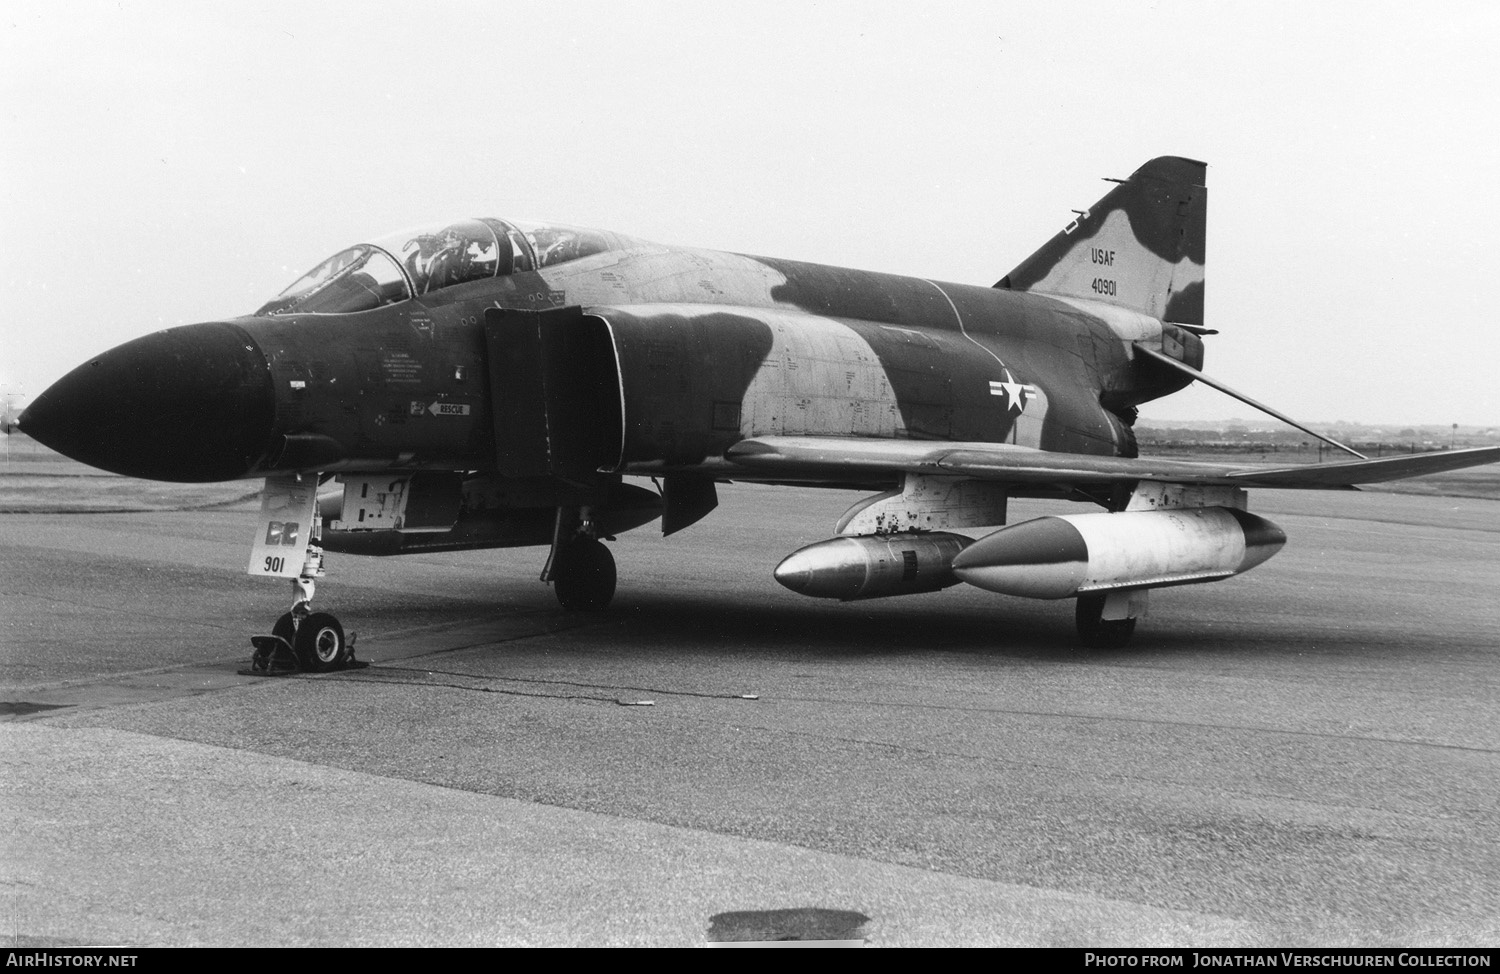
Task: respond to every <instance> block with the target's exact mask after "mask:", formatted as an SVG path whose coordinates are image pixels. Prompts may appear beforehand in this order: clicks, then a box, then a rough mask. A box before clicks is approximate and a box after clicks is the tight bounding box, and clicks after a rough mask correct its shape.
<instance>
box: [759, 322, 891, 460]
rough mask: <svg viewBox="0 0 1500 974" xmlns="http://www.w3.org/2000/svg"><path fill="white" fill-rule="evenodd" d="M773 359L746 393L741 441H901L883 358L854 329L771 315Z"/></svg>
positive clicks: (838, 324)
mask: <svg viewBox="0 0 1500 974" xmlns="http://www.w3.org/2000/svg"><path fill="white" fill-rule="evenodd" d="M767 317H768V318H769V319H770V321H769V322H768V324H769V325H770V327H771V353H770V354H769V355H767V356H766V360H765V362H764V363H763V364H762V365H761V367H760V369H759V371H757V372H756V374H755V377H754V378H753V379H751V380H750V386H749V388H748V389H746V391H745V401H744V407H743V408H742V409H741V411H740V432H741V433H742V434H743V435H744V436H761V435H765V434H780V435H783V436H798V435H817V434H819V433H822V434H837V435H849V436H886V437H889V436H902V435H905V434H906V426H905V423H904V422H903V421H902V417H901V409H900V406H899V405H898V403H897V402H896V395H895V392H894V388H893V386H892V383H891V380H890V377H889V376H888V375H887V374H886V371H885V368H884V366H882V365H881V362H880V358H879V356H877V355H876V354H875V350H874V349H873V348H871V347H870V344H869V342H867V341H865V339H864V338H862V337H861V336H860V335H859V334H858V333H857V332H855V330H854V329H853V328H851V327H850V326H848V325H846V324H843V323H841V322H838V321H833V320H831V319H829V318H819V317H816V316H813V315H801V314H798V315H788V314H785V313H782V314H771V315H767Z"/></svg>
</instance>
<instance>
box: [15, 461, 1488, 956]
mask: <svg viewBox="0 0 1500 974" xmlns="http://www.w3.org/2000/svg"><path fill="white" fill-rule="evenodd" d="M857 496H858V495H855V494H849V493H843V492H827V491H824V492H819V491H802V490H790V489H775V488H766V487H756V486H728V487H721V498H722V504H721V507H720V508H719V509H718V510H717V511H715V512H714V513H713V514H711V515H710V516H709V517H708V518H707V519H705V520H704V521H703V522H702V523H700V524H698V525H696V526H694V527H692V528H690V529H688V530H687V531H685V532H682V533H681V534H678V535H675V536H673V537H671V538H667V539H663V538H661V537H659V536H658V535H656V534H655V533H654V531H655V529H654V527H649V528H646V529H642V530H641V531H638V532H635V533H633V534H629V535H625V536H622V537H621V538H620V540H619V542H618V543H617V544H616V545H614V546H613V548H614V550H615V553H616V557H617V559H618V563H619V568H620V589H619V593H618V595H617V597H616V601H615V604H614V607H613V608H612V609H611V610H610V611H609V612H607V613H604V614H600V615H570V614H568V613H565V612H563V611H562V610H560V609H559V608H558V607H557V606H556V604H555V601H554V599H553V597H552V594H551V592H550V590H549V589H548V588H547V587H546V586H544V585H542V584H540V583H538V582H537V581H536V575H537V572H538V571H539V569H540V567H541V562H542V559H543V556H544V552H543V551H541V550H540V549H526V550H520V551H498V552H472V553H461V554H451V555H438V556H416V557H407V558H400V559H386V560H378V559H361V558H354V557H351V556H339V555H330V556H329V568H330V573H329V577H328V578H327V579H326V581H325V582H324V583H323V584H321V585H320V586H319V592H318V607H319V608H322V609H325V610H328V611H333V612H336V613H337V614H338V615H339V617H340V618H341V619H342V620H343V622H344V624H345V626H346V628H348V629H353V630H356V631H358V633H359V640H358V645H357V649H358V652H359V655H360V657H361V658H363V659H368V660H371V661H372V662H373V663H374V665H373V666H372V667H371V668H369V669H367V670H362V671H350V672H346V673H340V674H330V675H324V676H312V677H295V678H289V679H257V678H251V677H243V676H239V675H237V674H236V670H238V669H239V668H241V667H243V666H245V665H246V662H247V659H248V655H249V644H248V640H247V638H246V637H247V636H248V635H249V634H251V633H258V632H265V631H268V630H269V627H270V624H271V622H272V621H273V620H274V619H275V617H276V616H277V615H278V614H279V613H281V612H283V611H285V608H286V605H287V603H288V599H289V591H288V588H287V586H286V583H284V582H268V581H265V580H258V579H253V578H250V577H248V576H246V575H244V574H243V569H244V563H245V560H246V558H247V557H248V540H249V539H248V535H249V533H250V531H251V530H252V529H253V528H252V524H253V520H254V518H253V513H252V512H253V508H251V507H249V506H248V505H242V506H240V507H238V508H234V509H227V510H217V511H197V512H184V513H139V514H131V513H118V514H83V515H40V514H9V515H0V572H3V578H4V585H3V586H0V588H3V593H0V646H3V655H0V659H3V661H4V690H3V693H4V699H5V700H7V701H9V702H10V703H9V705H8V706H7V708H6V709H7V712H8V713H9V714H10V716H8V717H7V718H6V719H5V722H4V723H3V724H0V753H3V760H4V765H5V767H4V770H3V777H0V789H3V795H4V798H3V806H0V807H3V810H4V821H3V823H0V824H3V836H4V837H3V839H0V843H3V861H0V881H3V884H4V890H5V892H6V895H7V897H8V898H9V902H8V903H7V904H5V910H4V912H3V913H0V917H8V918H9V923H8V924H7V925H6V926H5V927H0V934H3V935H7V936H9V937H10V942H11V943H14V944H27V945H33V944H36V945H45V944H56V945H62V944H78V943H111V944H143V945H151V944H211V945H239V944H252V945H287V944H293V945H294V944H328V945H334V944H369V945H374V944H434V945H436V944H662V945H695V944H703V943H705V942H706V941H708V940H709V939H711V938H712V939H727V938H730V937H736V936H739V937H761V938H764V939H775V938H777V937H782V936H804V937H812V936H822V937H850V938H856V939H858V938H863V939H865V940H867V941H868V942H869V943H870V944H872V945H899V944H1041V945H1047V944H1057V945H1075V946H1084V945H1110V944H1135V945H1157V944H1159V945H1177V946H1186V945H1200V944H1201V945H1233V944H1268V945H1291V944H1313V945H1327V944H1402V945H1404V944H1456V945H1476V944H1486V943H1488V944H1493V943H1494V942H1495V941H1497V940H1500V921H1497V917H1500V665H1497V664H1500V610H1497V608H1496V594H1497V593H1500V503H1496V502H1493V501H1485V500H1462V499H1453V498H1431V497H1412V496H1401V495H1392V494H1352V495H1351V494H1337V495H1333V494H1296V493H1291V492H1261V493H1258V494H1254V495H1252V498H1251V501H1252V503H1251V507H1252V510H1255V511H1256V512H1257V513H1260V514H1263V515H1265V516H1268V517H1270V518H1271V519H1272V520H1274V521H1276V522H1277V523H1279V524H1281V525H1282V527H1283V528H1285V529H1286V531H1287V534H1288V535H1289V536H1290V539H1291V540H1290V542H1289V543H1288V545H1287V547H1286V549H1285V551H1283V552H1282V553H1281V554H1280V555H1279V556H1277V557H1276V558H1275V559H1273V560H1272V561H1271V562H1269V563H1268V564H1267V565H1265V566H1263V567H1261V568H1259V569H1257V570H1256V571H1254V572H1252V573H1250V574H1249V575H1246V576H1244V577H1242V578H1238V579H1232V580H1230V581H1227V582H1223V583H1218V584H1213V585H1203V586H1194V587H1189V588H1181V589H1173V590H1165V591H1160V592H1156V593H1154V594H1153V596H1152V607H1151V616H1150V618H1149V619H1147V620H1146V621H1145V622H1143V623H1142V626H1141V628H1140V629H1139V630H1138V635H1137V637H1136V641H1135V643H1134V644H1133V645H1132V646H1131V647H1129V648H1128V649H1126V650H1123V651H1085V650H1080V649H1077V648H1075V646H1074V640H1073V634H1072V603H1071V602H1058V603H1041V602H1030V601H1026V600H1020V599H1010V598H1004V597H1001V596H995V595H990V594H988V593H985V592H980V591H977V590H972V589H967V588H964V587H960V588H957V589H951V590H949V591H946V592H942V593H936V594H933V595H925V596H916V597H910V598H905V599H891V600H878V601H871V602H864V603H850V604H839V603H832V602H822V601H813V600H808V599H804V598H802V597H800V596H797V595H794V594H792V593H790V592H787V591H785V590H783V589H781V588H780V587H779V586H778V585H777V584H776V583H775V582H774V581H773V579H772V578H771V569H772V567H774V565H775V564H776V563H777V561H779V560H780V559H781V558H782V557H783V556H784V555H786V554H787V553H789V552H790V551H792V550H794V549H795V548H797V547H799V546H801V545H804V544H808V543H811V542H813V541H817V540H821V539H823V538H825V537H828V536H829V535H830V534H831V532H832V526H833V523H834V520H835V518H836V517H837V515H838V514H839V513H840V512H842V510H843V509H844V508H845V507H846V506H848V505H849V504H850V503H852V502H853V501H854V500H855V499H857ZM1056 509H1057V506H1056V505H1054V506H1051V507H1048V506H1045V505H1041V504H1037V503H1031V502H1015V503H1013V505H1012V512H1011V520H1012V521H1016V520H1021V519H1024V518H1026V517H1029V516H1033V515H1035V514H1038V513H1043V512H1045V511H1047V510H1056ZM1069 509H1070V510H1082V509H1081V508H1069ZM751 696H753V697H756V698H757V699H748V697H751ZM642 701H650V702H651V705H650V706H641V705H630V706H627V705H622V704H639V703H641V702H642Z"/></svg>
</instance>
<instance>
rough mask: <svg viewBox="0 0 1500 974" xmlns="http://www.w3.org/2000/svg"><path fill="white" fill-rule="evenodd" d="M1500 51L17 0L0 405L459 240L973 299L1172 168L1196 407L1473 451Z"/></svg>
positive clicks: (1191, 16)
mask: <svg viewBox="0 0 1500 974" xmlns="http://www.w3.org/2000/svg"><path fill="white" fill-rule="evenodd" d="M1497 40H1500V4H1494V3H1478V2H1476V3H1441V2H1440V3H1427V4H1415V3H1409V2H1407V3H1377V2H1371V0H1361V2H1358V3H1329V2H1319V3H1284V4H1283V3H1273V2H1266V0H1256V2H1253V3H1214V4H1202V3H1175V2H1161V3H1129V2H1112V3H1097V4H1095V3H1073V2H1066V0H1046V2H1041V3H1007V2H995V0H989V2H975V3H927V4H920V5H919V4H913V3H910V2H902V3H879V2H870V0H861V2H858V3H811V2H807V0H803V2H799V3H758V2H753V0H740V2H735V3H711V2H691V3H687V2H684V3H630V2H609V3H582V2H577V3H568V2H558V0H552V2H545V3H487V2H475V3H456V2H453V3H432V2H414V0H408V2H405V3H390V2H380V0H360V2H357V3H347V4H336V3H303V2H297V3H284V4H283V3H261V2H254V3H244V2H236V3H233V4H215V3H187V2H171V3H168V2H151V3H143V2H136V0H119V2H111V3H68V2H56V0H50V2H30V0H7V2H6V3H5V4H4V6H3V8H0V119H3V121H0V201H3V202H0V258H3V267H4V272H3V281H4V286H5V293H6V297H7V308H6V310H5V312H4V313H3V315H0V383H3V385H4V389H3V391H5V392H10V393H16V392H22V393H25V394H27V395H35V394H36V393H38V392H40V391H41V390H42V389H43V388H45V387H46V386H47V385H48V384H49V383H51V382H52V381H54V380H55V379H57V378H59V377H60V376H61V375H62V374H63V373H65V372H67V371H68V370H69V369H71V368H72V367H73V366H75V365H78V364H80V363H81V362H82V361H83V360H84V359H85V358H87V357H88V356H90V355H92V354H94V353H96V352H98V351H102V350H103V349H105V348H107V347H110V346H113V345H117V344H119V343H121V342H123V341H126V340H128V339H130V338H133V337H136V336H138V335H141V334H145V333H146V332H149V331H153V330H155V329H158V328H163V327H167V326H170V325H176V324H183V323H187V322H193V321H203V320H209V319H214V318H222V317H226V316H233V315H238V314H243V313H246V312H248V311H250V310H252V309H254V308H255V307H256V306H258V305H259V304H261V303H262V302H263V301H264V300H265V299H267V298H268V297H270V296H271V295H273V294H275V293H276V292H277V291H279V290H281V289H282V288H283V287H284V286H286V285H287V284H288V283H290V282H291V281H292V279H294V278H295V277H297V276H299V275H300V274H301V273H302V272H303V271H305V270H307V269H308V268H310V267H311V266H312V265H313V264H315V263H316V262H317V261H319V260H320V259H321V258H323V257H325V256H327V255H328V254H330V253H332V252H333V251H335V250H337V249H339V248H341V247H343V246H345V245H347V244H350V243H354V242H357V241H359V240H362V239H368V238H371V237H375V236H378V235H380V234H383V233H385V232H387V231H390V230H395V229H398V228H403V227H408V226H412V225H415V224H424V223H429V222H432V221H435V220H443V219H446V218H449V217H455V216H467V215H486V216H489V215H493V216H502V217H512V218H531V219H550V220H555V221H560V222H569V223H577V224H582V225H585V226H597V227H607V228H610V229H615V230H620V231H623V232H626V233H630V234H632V235H635V236H639V237H644V238H646V239H651V240H658V241H661V242H664V243H681V244H691V245H698V246H705V247H714V248H719V249H724V250H734V251H741V252H749V253H758V254H768V255H773V256H780V257H790V258H797V259H802V260H812V261H819V262H823V263H829V264H839V265H845V266H854V267H863V268H869V269H874V270H884V271H892V272H897V273H909V274H917V275H921V276H924V277H932V278H937V279H940V280H948V281H962V282H968V283H974V284H983V285H988V284H992V283H994V282H995V281H996V280H998V279H999V278H1000V277H1001V276H1002V275H1004V274H1005V273H1006V272H1007V271H1008V270H1010V268H1011V267H1012V266H1014V265H1015V264H1017V263H1019V262H1020V260H1021V259H1022V258H1024V257H1025V256H1026V255H1028V254H1029V253H1030V252H1031V251H1033V250H1035V249H1036V248H1037V247H1038V246H1040V245H1041V244H1042V243H1043V242H1044V241H1045V240H1046V239H1047V238H1048V237H1050V236H1051V235H1052V234H1053V233H1054V232H1056V231H1057V230H1058V229H1059V228H1060V227H1062V226H1063V224H1065V223H1066V222H1068V220H1069V219H1071V214H1070V212H1069V210H1070V209H1074V208H1076V209H1083V208H1085V207H1087V206H1088V205H1090V204H1091V203H1093V202H1095V201H1096V200H1097V199H1098V198H1099V197H1100V196H1102V195H1103V193H1104V192H1105V191H1106V190H1107V189H1108V188H1109V184H1107V183H1104V182H1101V181H1100V179H1101V177H1108V176H1113V177H1124V176H1127V175H1129V173H1130V172H1131V171H1132V170H1134V169H1135V168H1136V167H1138V166H1139V165H1140V164H1141V163H1143V162H1144V161H1146V160H1147V159H1149V158H1151V157H1153V156H1157V155H1166V154H1170V155H1184V156H1189V157H1192V158H1197V159H1202V160H1205V161H1206V162H1208V164H1209V170H1208V173H1209V175H1208V182H1209V187H1210V198H1209V202H1210V206H1209V230H1208V257H1209V262H1208V280H1207V323H1208V324H1209V326H1211V327H1215V328H1218V329H1220V330H1221V331H1222V334H1220V335H1218V336H1216V337H1213V338H1210V339H1209V340H1208V341H1209V346H1208V353H1207V361H1206V370H1207V371H1208V372H1209V373H1210V374H1212V375H1216V376H1218V377H1219V378H1221V379H1223V380H1224V381H1226V382H1228V383H1230V384H1231V385H1234V386H1237V387H1239V388H1241V389H1242V390H1244V391H1245V392H1248V393H1250V394H1251V395H1253V396H1255V397H1257V398H1259V399H1262V400H1264V401H1267V402H1269V403H1271V404H1273V405H1276V406H1278V407H1280V408H1281V409H1283V410H1284V411H1287V412H1290V413H1292V414H1293V415H1296V416H1299V417H1303V418H1306V419H1309V420H1313V421H1319V422H1331V421H1335V420H1340V419H1347V420H1355V421H1369V422H1376V423H1389V424H1402V425H1405V424H1410V423H1450V422H1456V423H1463V424H1481V425H1494V424H1500V391H1497V389H1500V382H1497V380H1496V376H1495V373H1496V369H1497V365H1500V314H1497V313H1496V307H1497V304H1500V274H1497V269H1500V234H1497V233H1496V231H1495V225H1496V223H1497V221H1500V68H1497V66H1496V64H1497V62H1496V61H1495V59H1494V55H1493V51H1492V48H1493V46H1494V44H1495V43H1496V42H1497ZM1492 234H1494V235H1492ZM1143 412H1144V415H1145V416H1146V417H1147V418H1148V419H1157V420H1170V419H1177V418H1210V419H1211V418H1220V417H1231V416H1249V415H1252V414H1251V413H1250V411H1249V410H1248V409H1247V407H1244V406H1241V405H1240V404H1238V403H1236V402H1234V401H1232V400H1229V399H1226V398H1224V397H1223V396H1222V395H1220V394H1219V393H1214V392H1211V391H1207V390H1202V391H1198V390H1189V391H1188V392H1185V393H1181V394H1178V395H1177V396H1173V397H1171V398H1169V399H1167V400H1163V401H1161V402H1159V403H1153V404H1150V405H1148V406H1147V407H1146V408H1145V409H1144V411H1143Z"/></svg>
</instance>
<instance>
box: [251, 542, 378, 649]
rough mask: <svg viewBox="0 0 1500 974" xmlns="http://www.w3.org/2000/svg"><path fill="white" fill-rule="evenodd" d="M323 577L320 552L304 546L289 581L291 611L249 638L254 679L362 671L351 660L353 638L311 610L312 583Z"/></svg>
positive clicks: (328, 616) (330, 619)
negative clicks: (296, 573)
mask: <svg viewBox="0 0 1500 974" xmlns="http://www.w3.org/2000/svg"><path fill="white" fill-rule="evenodd" d="M322 577H323V549H322V548H320V547H318V546H317V545H316V544H314V543H309V544H308V546H307V553H306V557H305V559H304V561H303V563H302V574H301V575H299V576H298V577H297V578H294V579H292V611H290V612H287V613H284V614H283V615H282V616H281V618H280V619H277V620H276V625H274V626H272V627H271V634H270V635H269V636H251V637H250V644H251V645H252V646H254V647H255V652H254V653H253V654H252V655H251V657H250V669H249V670H248V671H244V672H248V673H250V674H252V675H255V676H267V675H271V674H285V673H296V672H299V671H300V672H308V673H327V672H329V671H331V670H343V669H353V668H363V667H365V666H368V665H369V664H368V663H361V662H359V661H358V660H356V659H355V658H354V636H353V635H352V634H351V635H349V636H348V637H346V636H345V635H344V627H343V626H341V625H339V621H338V619H336V618H334V617H333V616H332V615H331V614H329V613H327V612H314V611H312V598H313V591H314V590H315V589H316V587H317V584H316V580H317V579H319V578H322Z"/></svg>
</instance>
